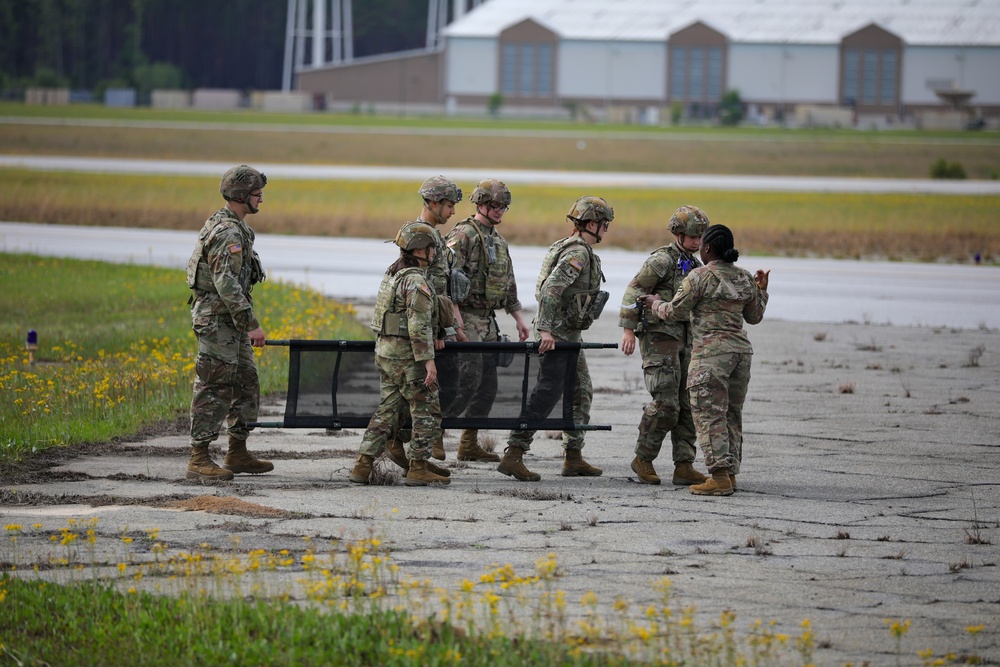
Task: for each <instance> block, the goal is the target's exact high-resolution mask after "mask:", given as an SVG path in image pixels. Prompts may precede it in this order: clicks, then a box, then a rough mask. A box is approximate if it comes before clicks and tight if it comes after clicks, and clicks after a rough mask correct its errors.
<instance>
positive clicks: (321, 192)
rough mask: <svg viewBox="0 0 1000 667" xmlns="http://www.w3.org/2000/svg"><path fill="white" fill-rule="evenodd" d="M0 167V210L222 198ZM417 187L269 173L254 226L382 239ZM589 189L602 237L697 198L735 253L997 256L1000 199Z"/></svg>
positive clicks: (612, 240)
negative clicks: (608, 211) (603, 215)
mask: <svg viewBox="0 0 1000 667" xmlns="http://www.w3.org/2000/svg"><path fill="white" fill-rule="evenodd" d="M0 173H2V174H3V176H4V197H3V198H2V199H0V220H19V221H24V222H59V223H63V224H79V225H95V226H103V225H112V226H121V227H150V228H167V229H187V230H192V229H195V228H196V227H197V226H198V225H199V224H200V223H201V221H203V220H204V219H205V218H207V217H208V215H210V214H211V212H212V211H214V210H215V209H216V208H217V207H219V206H220V205H221V204H222V200H221V198H220V197H219V195H218V193H217V188H218V182H217V179H216V178H214V177H166V176H137V175H108V174H83V173H43V172H33V171H27V170H18V169H10V170H2V171H0ZM462 185H463V186H465V187H471V184H462ZM417 186H418V184H415V183H408V182H397V181H390V182H365V181H300V180H289V181H282V180H280V179H272V181H271V183H270V184H269V185H268V187H267V191H266V198H265V201H264V204H263V206H262V208H261V213H260V215H257V216H255V217H254V219H253V225H254V228H255V229H256V230H257V231H258V232H270V233H276V234H293V235H310V236H334V237H336V236H355V237H374V238H383V239H390V238H393V237H394V236H395V234H396V231H397V230H398V228H399V225H401V224H402V223H403V222H404V221H406V220H411V219H412V218H413V217H414V216H415V215H416V214H417V212H418V211H419V206H420V202H419V199H418V198H417V196H416V192H415V190H416V188H417ZM581 194H584V193H582V192H581V191H580V190H579V189H578V188H572V187H550V186H516V187H514V188H513V206H512V208H511V211H510V213H508V214H507V216H506V218H505V221H504V223H503V226H502V227H501V231H502V233H503V234H504V236H505V237H506V238H507V239H508V240H509V241H511V242H512V243H515V244H525V245H540V246H547V245H549V244H551V243H552V242H553V241H555V240H556V239H558V238H560V237H561V236H564V235H565V234H567V233H568V231H569V229H568V225H567V223H566V222H565V215H566V211H567V210H569V207H570V205H571V204H572V202H573V201H574V200H575V199H576V198H577V197H578V196H580V195H581ZM588 194H597V195H601V196H604V197H606V198H607V199H608V201H609V202H611V205H612V206H614V209H615V221H614V223H613V225H612V228H611V231H610V232H609V233H608V235H607V236H606V238H605V241H604V243H603V244H602V247H603V246H617V247H623V248H628V249H634V250H645V249H651V248H655V247H657V246H659V245H663V244H664V243H668V242H669V241H670V240H672V237H670V236H669V233H668V232H667V229H666V222H667V220H668V219H669V217H670V214H671V213H672V212H673V211H674V210H675V209H676V208H677V207H678V206H681V205H684V204H695V205H697V206H700V207H701V208H702V209H704V210H705V211H706V212H707V213H708V216H709V218H710V219H711V221H712V222H714V223H723V224H726V225H728V226H730V227H731V228H732V229H733V230H734V232H735V234H736V242H737V246H738V247H739V248H740V251H741V252H744V253H752V254H758V255H790V256H817V257H849V258H873V257H874V258H888V259H894V260H922V261H935V260H939V259H946V260H948V261H954V262H968V261H970V260H971V257H972V256H973V255H975V254H976V253H979V254H980V255H981V256H982V257H983V260H984V261H985V262H988V263H989V262H996V261H997V258H1000V226H998V225H997V224H996V219H997V211H998V206H1000V198H998V197H990V196H954V195H925V194H830V193H782V192H725V191H719V190H702V191H699V190H648V189H627V188H608V189H603V190H600V191H594V192H590V193H588ZM471 213H472V206H471V204H469V203H468V202H467V201H466V202H462V203H461V204H459V205H458V212H457V213H456V217H455V218H454V220H460V219H463V218H464V217H466V216H468V215H470V214H471ZM447 229H450V226H446V227H445V230H447ZM264 261H265V265H266V262H267V258H266V257H265V258H264Z"/></svg>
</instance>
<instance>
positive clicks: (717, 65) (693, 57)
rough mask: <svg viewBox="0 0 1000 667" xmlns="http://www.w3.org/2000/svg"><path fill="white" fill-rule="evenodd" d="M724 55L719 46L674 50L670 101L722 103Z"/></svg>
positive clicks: (672, 51) (677, 48)
mask: <svg viewBox="0 0 1000 667" xmlns="http://www.w3.org/2000/svg"><path fill="white" fill-rule="evenodd" d="M722 60H723V53H722V49H721V48H720V47H717V46H711V47H697V46H675V47H673V48H671V49H670V99H672V100H675V101H686V102H710V103H711V102H718V101H720V100H721V99H722V93H723V90H722V89H723V85H724V83H723V75H724V72H723V62H722Z"/></svg>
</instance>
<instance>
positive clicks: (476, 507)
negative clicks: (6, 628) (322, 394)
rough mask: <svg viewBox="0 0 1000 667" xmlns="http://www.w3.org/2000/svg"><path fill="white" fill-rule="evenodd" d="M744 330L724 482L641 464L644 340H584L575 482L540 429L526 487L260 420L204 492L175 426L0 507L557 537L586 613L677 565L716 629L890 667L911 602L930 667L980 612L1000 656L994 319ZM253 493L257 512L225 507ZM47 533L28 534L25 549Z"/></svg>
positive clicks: (245, 533) (401, 543) (421, 534)
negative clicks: (531, 480) (258, 462)
mask: <svg viewBox="0 0 1000 667" xmlns="http://www.w3.org/2000/svg"><path fill="white" fill-rule="evenodd" d="M612 306H613V304H612ZM615 315H616V313H615V311H614V308H613V307H609V308H608V310H607V311H606V312H605V315H604V317H603V319H602V320H601V321H599V322H598V323H597V324H596V325H595V327H594V329H593V330H591V331H590V332H588V335H587V336H586V339H587V340H589V341H601V342H617V341H618V340H619V339H620V331H619V330H618V329H617V328H616V327H615V324H616V319H617V318H616V317H615ZM501 327H502V328H504V329H506V330H513V326H512V324H511V323H510V322H509V321H507V322H506V323H504V322H502V323H501ZM750 336H751V339H752V341H753V343H754V346H755V349H756V354H755V358H754V365H753V379H752V381H751V386H750V394H749V398H748V402H747V404H746V406H745V411H744V413H745V416H744V418H745V424H744V425H745V437H746V443H745V450H744V451H745V454H744V462H743V471H742V474H741V475H740V477H739V482H738V483H739V491H738V492H737V493H736V494H735V495H734V496H732V497H728V498H702V497H697V496H693V495H691V494H690V493H689V492H688V490H687V489H686V488H683V487H674V486H672V485H670V484H669V483H668V484H666V485H662V486H647V485H642V484H639V483H637V482H636V480H635V476H634V474H633V473H632V472H631V470H630V468H629V462H630V461H631V459H632V456H633V447H634V444H635V436H636V427H637V424H638V419H639V412H640V409H641V406H642V404H643V403H644V402H645V401H646V400H647V398H648V396H647V394H646V392H645V389H644V386H643V383H642V376H641V368H640V363H639V360H638V358H636V357H632V358H625V357H623V356H622V355H621V353H620V352H619V351H617V350H608V351H588V352H587V355H588V361H589V364H590V367H591V371H592V374H593V377H594V386H595V391H596V393H595V401H594V414H593V422H595V423H607V424H611V425H612V426H613V430H612V431H611V432H592V433H590V434H588V437H587V446H586V449H585V450H584V454H585V456H586V458H587V459H588V460H589V461H590V462H592V463H594V464H596V465H598V466H600V467H602V468H604V475H603V476H602V477H598V478H563V477H560V476H559V474H558V472H559V470H560V467H561V460H560V444H559V441H558V440H555V439H551V438H544V437H543V438H542V439H540V440H537V441H536V442H535V444H534V446H533V450H532V452H531V454H530V455H529V456H527V457H526V462H527V464H528V466H529V467H530V468H531V469H532V470H535V471H536V472H539V473H540V474H541V475H542V481H541V482H539V483H536V484H528V483H518V482H516V481H514V480H512V479H511V478H509V477H506V476H504V475H501V474H499V473H497V472H496V470H495V469H494V467H493V466H492V465H489V464H478V463H473V464H463V463H458V462H456V460H455V458H454V457H455V450H456V448H457V433H449V434H448V436H447V438H446V441H445V444H446V448H447V450H448V459H447V461H446V462H445V465H448V466H451V467H452V468H453V476H452V480H453V481H452V484H451V486H450V487H449V488H445V489H432V488H410V487H404V486H402V485H396V486H358V485H354V484H351V483H349V482H348V481H347V473H348V471H349V470H350V468H351V465H352V463H353V458H354V452H355V450H356V448H357V446H358V444H359V442H360V433H359V432H357V431H355V432H350V433H341V434H338V435H336V436H335V435H329V434H327V433H325V432H322V431H308V430H282V429H269V430H260V431H257V432H255V433H254V435H253V436H252V439H251V448H252V450H254V451H255V452H257V453H261V454H263V455H265V456H267V457H273V459H274V461H275V471H274V472H273V473H271V474H267V475H262V476H257V477H253V478H250V477H248V476H238V477H237V479H236V480H235V481H234V482H231V483H225V484H221V485H218V486H205V487H202V486H200V485H197V484H194V483H191V482H187V481H185V480H184V478H183V477H184V466H185V461H186V444H187V439H186V437H185V436H184V435H166V436H160V437H155V438H153V439H150V440H146V441H143V442H134V443H122V444H120V445H116V446H113V447H105V448H101V450H100V451H99V453H96V454H94V455H82V456H78V457H76V458H73V459H70V460H66V461H63V462H60V463H59V464H58V465H56V466H55V467H52V468H50V469H46V470H41V471H39V472H37V473H35V474H33V475H31V476H29V477H25V478H22V479H21V480H20V481H18V482H17V483H8V482H4V483H3V485H2V487H3V488H2V491H0V493H2V495H0V499H2V502H3V504H2V505H0V515H2V521H3V523H4V524H10V523H18V524H23V525H24V526H30V525H31V524H33V523H42V524H44V525H45V527H46V528H47V529H49V528H51V529H56V528H58V527H59V526H61V525H65V521H66V519H67V518H69V517H76V518H80V519H85V518H89V517H99V523H98V528H97V530H98V531H99V534H100V535H101V536H106V537H108V538H109V539H111V538H114V536H116V535H118V534H120V533H121V531H123V530H126V529H129V530H145V529H149V528H154V527H155V528H159V529H160V539H162V540H163V541H164V542H166V543H168V544H169V545H170V548H171V549H172V550H192V549H197V548H198V546H199V545H212V546H214V547H215V548H218V549H226V548H231V545H232V544H233V542H232V539H233V537H234V536H237V537H240V538H241V544H242V545H243V546H242V547H241V548H243V549H246V548H258V547H259V548H264V549H270V550H275V551H276V550H278V549H281V548H289V549H293V550H294V549H301V539H302V537H303V536H316V537H330V538H332V537H336V536H356V537H364V536H367V535H369V534H372V532H374V533H376V534H379V535H381V536H382V537H383V539H385V540H386V541H388V542H389V543H390V544H391V546H392V552H393V562H395V563H397V564H398V565H399V566H400V567H401V574H402V576H404V577H413V578H421V579H422V578H425V577H427V578H430V579H431V580H432V581H433V582H434V583H435V584H437V585H440V586H447V587H451V588H455V587H457V585H458V583H459V582H460V581H461V580H462V579H463V578H470V579H473V580H475V579H477V578H478V576H479V575H480V574H482V573H483V572H484V570H485V568H486V567H487V566H488V565H490V564H491V563H500V564H505V563H510V564H512V565H514V566H515V568H516V569H517V571H518V572H525V573H530V572H531V571H532V570H533V566H534V563H535V561H536V560H537V559H539V558H541V557H544V556H545V555H546V554H548V553H555V554H556V555H557V559H558V562H559V564H560V567H561V568H562V569H563V571H564V573H565V576H563V577H561V578H560V579H559V580H558V582H557V585H558V587H559V589H561V590H563V591H565V593H566V599H567V600H568V601H569V603H570V606H571V607H572V606H575V602H576V601H577V600H579V599H580V596H581V595H583V594H584V593H585V592H587V591H593V592H594V593H596V594H597V596H598V598H599V600H600V601H601V604H602V606H603V608H604V609H606V610H609V609H610V605H611V604H612V602H613V601H614V599H615V596H616V595H622V596H624V597H625V598H626V599H628V600H630V601H632V602H634V603H635V606H634V607H633V609H635V610H636V613H638V610H641V609H642V608H643V607H645V606H646V605H647V604H649V603H651V602H653V601H655V598H656V596H655V593H654V592H653V591H652V584H653V583H654V582H655V581H656V580H658V579H659V578H660V577H662V576H664V575H668V576H669V577H670V579H671V580H672V582H673V584H674V590H675V593H676V595H678V596H680V597H681V598H682V599H683V600H685V601H686V602H690V603H692V604H695V605H697V608H698V613H699V619H702V620H704V621H706V623H707V622H708V621H710V620H711V619H715V618H718V615H719V613H720V612H721V611H722V610H724V609H731V610H733V611H734V612H736V614H737V620H736V622H735V626H736V628H737V631H738V633H739V632H740V631H743V630H746V629H748V628H749V626H750V624H751V623H752V622H753V621H754V619H757V618H760V619H763V620H764V621H765V622H767V621H768V620H769V619H774V620H776V621H777V627H778V628H779V629H780V630H781V631H784V632H788V633H791V634H793V635H794V634H797V632H798V630H799V624H800V623H801V622H802V621H803V620H804V619H809V620H810V621H811V623H812V627H813V629H814V631H815V634H816V638H817V641H818V646H819V648H818V649H817V652H816V662H817V664H821V665H839V664H844V663H847V662H851V663H854V664H861V663H863V662H864V661H867V662H869V663H870V664H872V665H895V664H896V654H895V647H894V643H893V640H892V639H891V637H890V634H889V631H888V628H887V626H886V623H885V619H887V618H892V619H900V620H903V619H911V620H912V627H911V629H910V631H909V633H908V634H907V635H906V636H905V637H904V638H903V640H902V655H903V656H904V660H903V664H920V661H919V658H917V657H916V652H917V651H918V650H921V649H926V648H932V649H934V652H935V655H942V654H943V653H945V652H948V651H955V652H957V653H960V654H962V653H966V652H968V651H969V650H970V648H971V646H972V642H971V641H970V637H969V635H968V634H967V633H966V632H965V628H966V627H969V626H974V625H979V624H985V625H986V628H985V629H984V630H983V632H982V634H981V635H980V636H979V637H978V640H977V644H976V653H977V654H979V655H980V656H982V657H984V658H986V659H987V660H992V661H993V664H996V663H998V662H1000V570H998V567H997V565H998V561H1000V547H998V544H1000V529H998V528H1000V474H998V470H1000V437H998V434H1000V410H998V408H997V406H998V405H1000V355H998V354H997V353H998V351H1000V336H998V333H997V331H996V330H988V329H966V330H958V329H955V330H952V329H945V328H930V327H928V328H922V327H898V326H884V325H872V324H863V323H850V324H803V323H789V322H782V321H776V320H768V319H766V318H765V321H764V323H762V324H761V325H758V326H757V327H751V328H750ZM266 353H268V354H272V353H280V351H279V350H278V349H268V350H267V352H266ZM280 410H281V406H280V403H273V404H270V405H269V406H268V411H269V412H271V413H278V412H280ZM495 435H496V436H497V438H498V439H499V440H501V441H502V439H503V437H504V435H505V434H503V433H496V434H495ZM500 446H501V448H502V444H501V445H500ZM669 459H670V455H669V444H668V445H667V447H666V448H665V449H664V451H663V452H662V453H661V456H660V458H659V459H658V460H657V461H656V464H655V465H656V467H657V470H658V471H659V472H660V473H661V475H663V476H664V477H666V479H667V480H669V473H670V470H671V466H670V464H669ZM697 465H698V467H699V468H703V466H702V463H701V456H700V455H699V459H698V464H697ZM206 495H207V496H213V497H214V500H215V501H216V502H215V503H214V504H213V503H212V502H204V500H199V501H193V502H189V503H188V504H189V506H194V507H207V508H209V511H205V510H198V511H181V510H178V509H170V508H167V507H165V505H166V504H167V502H166V501H167V500H173V501H177V500H181V501H183V500H189V501H191V499H196V498H200V497H203V496H206ZM209 500H211V499H209ZM238 501H242V502H244V503H252V504H253V505H252V506H251V505H245V507H252V508H256V509H252V510H251V511H249V512H246V511H244V512H243V513H242V514H240V515H239V516H237V517H234V516H233V515H232V514H231V513H225V512H227V511H229V510H227V505H232V504H233V503H237V502H238ZM970 534H978V535H980V536H981V537H982V538H984V539H983V540H982V542H984V543H979V544H973V543H970V540H969V536H970ZM45 542H47V540H44V539H42V537H38V538H37V539H35V540H34V541H32V538H31V537H30V536H28V535H25V536H24V539H23V541H22V543H21V545H20V547H19V548H20V549H21V554H22V556H26V555H27V554H42V553H44V551H45V549H47V548H49V547H47V545H46V544H45ZM0 560H2V559H0Z"/></svg>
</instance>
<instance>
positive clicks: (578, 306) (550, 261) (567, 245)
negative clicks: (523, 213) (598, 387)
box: [507, 235, 604, 450]
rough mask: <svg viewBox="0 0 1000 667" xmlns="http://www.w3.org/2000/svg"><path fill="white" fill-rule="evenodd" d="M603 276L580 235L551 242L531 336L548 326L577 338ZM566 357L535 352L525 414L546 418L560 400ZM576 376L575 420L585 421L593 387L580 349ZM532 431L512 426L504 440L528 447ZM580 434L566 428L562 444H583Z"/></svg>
mask: <svg viewBox="0 0 1000 667" xmlns="http://www.w3.org/2000/svg"><path fill="white" fill-rule="evenodd" d="M603 279H604V275H603V274H602V273H601V260H600V258H599V257H598V256H597V255H596V254H595V253H594V251H593V249H591V247H590V245H588V244H587V242H586V241H584V240H583V239H582V238H580V236H578V235H574V236H570V237H568V238H564V239H561V240H559V241H556V242H555V243H554V244H552V246H551V247H550V248H549V251H548V253H546V255H545V259H543V260H542V269H541V272H540V273H539V274H538V282H537V284H536V287H535V298H536V299H537V300H538V317H536V318H535V322H534V324H535V327H534V328H535V339H536V340H539V339H540V338H541V335H540V334H541V332H542V331H547V332H549V333H550V334H552V337H553V338H555V339H556V341H557V342H558V341H570V342H579V341H581V340H582V335H581V333H582V331H583V330H584V329H587V328H589V327H590V325H591V323H593V321H594V317H593V313H592V312H590V311H589V306H590V303H592V300H593V296H594V295H595V294H596V292H597V291H598V289H599V288H600V285H601V282H602V281H603ZM588 297H589V299H590V300H589V301H588ZM566 361H567V356H566V355H556V354H553V355H548V354H543V355H541V356H540V357H539V359H538V382H537V384H536V385H535V388H534V389H533V390H532V392H531V397H530V398H529V399H528V406H527V409H526V412H525V416H526V417H527V418H529V419H537V420H540V419H545V418H546V417H548V416H549V414H550V413H551V412H552V409H553V408H554V407H555V405H556V403H558V402H559V399H560V397H561V396H562V393H563V386H564V384H563V383H564V380H565V378H566V367H565V364H566ZM576 378H577V380H576V390H575V391H574V392H573V421H574V423H577V424H589V423H590V406H591V402H592V401H593V398H594V386H593V384H592V382H591V379H590V370H589V369H588V368H587V359H586V357H585V356H584V353H583V350H580V354H579V356H578V357H577V363H576ZM534 434H535V432H534V431H524V430H515V431H511V433H510V437H509V438H508V439H507V444H508V446H511V447H518V448H520V449H523V450H528V449H530V448H531V441H532V439H533V438H534ZM583 436H584V432H583V431H565V432H564V433H563V449H566V450H580V449H583Z"/></svg>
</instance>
